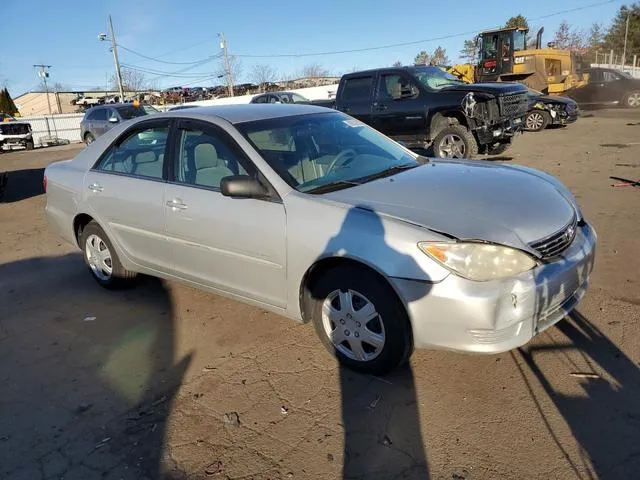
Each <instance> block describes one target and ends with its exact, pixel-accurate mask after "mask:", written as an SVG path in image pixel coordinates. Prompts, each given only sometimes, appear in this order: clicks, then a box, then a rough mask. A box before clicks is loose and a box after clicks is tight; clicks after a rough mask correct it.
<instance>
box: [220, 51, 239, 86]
mask: <svg viewBox="0 0 640 480" xmlns="http://www.w3.org/2000/svg"><path fill="white" fill-rule="evenodd" d="M229 70H231V78H232V80H233V84H234V85H237V84H238V83H240V77H241V76H242V60H240V59H239V58H238V57H235V56H233V55H229ZM217 75H218V77H219V78H221V79H224V81H225V83H227V81H228V80H227V71H226V69H225V65H224V60H223V59H221V60H220V64H219V65H218V71H217Z"/></svg>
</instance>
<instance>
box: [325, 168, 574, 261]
mask: <svg viewBox="0 0 640 480" xmlns="http://www.w3.org/2000/svg"><path fill="white" fill-rule="evenodd" d="M554 180H555V179H554ZM562 190H563V188H562V185H561V184H560V183H559V182H557V181H555V183H554V181H551V180H547V179H546V178H545V174H543V173H542V172H540V175H538V174H536V171H535V170H529V169H522V168H518V167H515V168H514V167H509V166H505V165H495V164H490V163H488V162H477V161H474V162H469V161H430V162H429V163H427V164H425V165H422V166H420V167H417V168H413V169H411V170H407V171H404V172H402V173H399V174H397V175H394V176H392V177H386V178H382V179H379V180H374V181H372V182H369V183H365V184H363V185H359V186H356V187H352V188H348V189H344V190H339V191H336V192H331V193H328V194H326V195H324V197H325V198H327V199H331V200H334V201H338V202H341V203H343V204H346V205H348V206H349V207H360V208H365V209H368V210H371V211H373V212H376V213H378V214H379V215H381V216H385V217H391V218H394V219H397V220H400V221H403V222H407V223H411V224H414V225H418V226H421V227H425V228H428V229H430V230H433V231H435V232H438V233H442V234H444V235H446V236H452V237H455V238H457V239H461V240H463V239H464V240H480V241H487V242H492V243H498V244H502V245H509V246H512V247H515V248H520V249H525V250H529V251H532V250H531V248H530V247H529V246H528V244H529V243H532V242H535V241H537V240H540V239H542V238H545V237H547V236H549V235H551V234H553V233H555V232H557V231H558V230H560V229H562V228H563V227H565V226H566V225H567V224H568V223H569V222H570V221H571V220H572V218H573V217H574V215H576V214H577V212H576V207H575V206H574V204H573V201H572V200H573V199H572V198H570V197H571V194H570V193H569V192H568V191H567V192H566V193H565V192H563V191H562ZM532 252H533V251H532Z"/></svg>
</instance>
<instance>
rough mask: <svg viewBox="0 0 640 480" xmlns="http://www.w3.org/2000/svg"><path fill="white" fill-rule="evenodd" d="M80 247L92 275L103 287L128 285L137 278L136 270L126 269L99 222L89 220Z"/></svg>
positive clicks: (111, 287) (82, 234)
mask: <svg viewBox="0 0 640 480" xmlns="http://www.w3.org/2000/svg"><path fill="white" fill-rule="evenodd" d="M80 248H82V251H83V253H84V261H85V263H86V264H87V266H88V267H89V271H90V272H91V275H92V276H93V278H94V279H95V281H96V282H98V283H99V284H100V285H102V286H103V287H105V288H109V289H117V288H122V287H126V286H129V285H130V284H131V280H132V279H133V278H135V276H136V272H131V271H129V270H126V269H125V268H124V267H123V266H122V263H120V259H119V258H118V254H117V253H116V251H115V249H114V248H113V245H112V244H111V241H110V240H109V238H108V237H107V234H106V233H104V230H102V228H101V227H100V225H98V223H97V222H95V221H91V222H89V223H88V224H87V226H86V227H84V229H83V230H82V233H81V235H80Z"/></svg>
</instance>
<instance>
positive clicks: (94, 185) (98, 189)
mask: <svg viewBox="0 0 640 480" xmlns="http://www.w3.org/2000/svg"><path fill="white" fill-rule="evenodd" d="M89 190H91V191H92V192H101V191H102V187H101V186H100V184H99V183H92V184H91V185H89Z"/></svg>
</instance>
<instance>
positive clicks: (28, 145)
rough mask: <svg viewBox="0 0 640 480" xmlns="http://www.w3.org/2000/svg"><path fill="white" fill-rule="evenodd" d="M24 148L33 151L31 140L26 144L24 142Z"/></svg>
mask: <svg viewBox="0 0 640 480" xmlns="http://www.w3.org/2000/svg"><path fill="white" fill-rule="evenodd" d="M24 148H26V149H27V150H33V149H34V144H33V140H29V141H28V142H26V143H25V144H24Z"/></svg>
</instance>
